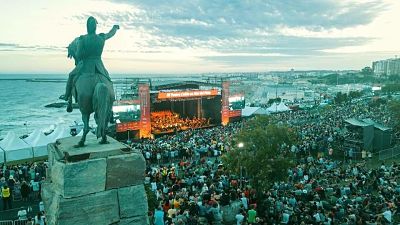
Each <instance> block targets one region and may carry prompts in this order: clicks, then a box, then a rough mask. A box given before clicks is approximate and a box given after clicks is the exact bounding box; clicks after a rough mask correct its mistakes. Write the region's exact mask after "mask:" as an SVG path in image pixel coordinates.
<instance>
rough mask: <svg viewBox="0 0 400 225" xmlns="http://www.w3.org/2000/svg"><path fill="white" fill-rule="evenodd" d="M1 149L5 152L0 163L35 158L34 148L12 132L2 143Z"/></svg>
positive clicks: (0, 143) (0, 144) (0, 158)
mask: <svg viewBox="0 0 400 225" xmlns="http://www.w3.org/2000/svg"><path fill="white" fill-rule="evenodd" d="M0 148H1V149H2V150H3V151H4V154H3V157H0V161H1V160H3V162H11V161H17V160H24V159H30V158H33V150H32V147H31V146H30V145H28V144H27V143H26V142H24V141H23V140H21V139H20V138H19V137H18V136H17V135H16V134H15V133H14V132H12V131H10V132H8V134H7V135H6V137H5V138H4V139H3V140H2V141H0Z"/></svg>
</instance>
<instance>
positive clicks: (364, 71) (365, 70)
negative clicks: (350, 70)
mask: <svg viewBox="0 0 400 225" xmlns="http://www.w3.org/2000/svg"><path fill="white" fill-rule="evenodd" d="M361 74H362V75H364V76H372V75H374V71H373V70H372V68H371V67H369V66H367V67H364V68H363V69H362V70H361Z"/></svg>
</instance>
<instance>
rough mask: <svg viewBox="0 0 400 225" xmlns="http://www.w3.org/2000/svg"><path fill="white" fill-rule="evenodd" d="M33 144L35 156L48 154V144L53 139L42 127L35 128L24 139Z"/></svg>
mask: <svg viewBox="0 0 400 225" xmlns="http://www.w3.org/2000/svg"><path fill="white" fill-rule="evenodd" d="M23 140H24V141H25V142H26V143H27V144H29V145H30V146H32V148H33V154H34V156H35V157H41V156H47V145H48V144H49V143H52V142H53V141H52V140H51V139H50V138H49V137H48V136H46V135H44V133H43V132H42V131H41V130H40V129H36V130H34V131H33V132H32V133H31V134H30V135H29V136H28V137H27V138H25V139H23Z"/></svg>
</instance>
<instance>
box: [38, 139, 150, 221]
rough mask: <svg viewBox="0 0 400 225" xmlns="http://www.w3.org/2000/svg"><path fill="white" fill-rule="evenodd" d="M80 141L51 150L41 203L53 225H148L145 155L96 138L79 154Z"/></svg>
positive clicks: (67, 141) (59, 144)
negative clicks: (77, 146)
mask: <svg viewBox="0 0 400 225" xmlns="http://www.w3.org/2000/svg"><path fill="white" fill-rule="evenodd" d="M79 139H80V137H69V138H64V139H60V140H58V141H57V142H56V143H55V144H49V145H48V147H47V148H48V153H49V170H48V178H47V180H46V182H45V183H44V184H43V186H42V198H43V203H44V206H45V210H46V219H47V222H48V223H47V224H50V225H88V224H96V225H110V224H133V225H136V224H137V225H145V224H147V220H148V219H147V210H148V206H147V196H146V192H145V190H144V186H143V181H144V170H145V161H144V159H143V156H142V154H141V153H140V152H135V151H132V149H130V148H129V147H128V146H126V145H123V144H121V143H119V142H117V141H116V140H114V139H111V138H109V141H110V144H106V145H100V144H98V140H97V138H96V137H95V136H94V135H90V134H89V135H88V136H87V141H86V143H87V145H86V146H85V147H82V148H74V147H73V146H74V145H75V144H76V143H78V141H79Z"/></svg>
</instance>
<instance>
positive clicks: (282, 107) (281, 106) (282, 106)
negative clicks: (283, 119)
mask: <svg viewBox="0 0 400 225" xmlns="http://www.w3.org/2000/svg"><path fill="white" fill-rule="evenodd" d="M277 108H278V112H286V111H289V110H290V108H289V107H287V106H286V105H285V103H283V102H281V103H279V105H278V107H277Z"/></svg>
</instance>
